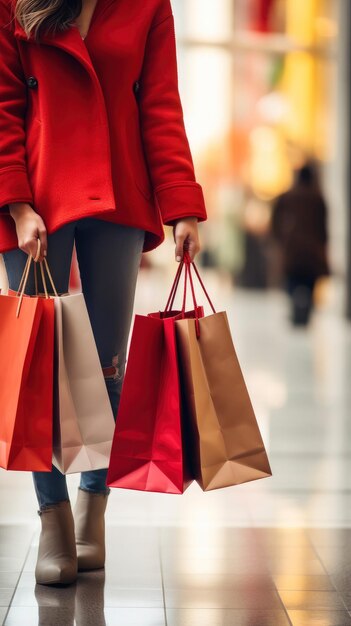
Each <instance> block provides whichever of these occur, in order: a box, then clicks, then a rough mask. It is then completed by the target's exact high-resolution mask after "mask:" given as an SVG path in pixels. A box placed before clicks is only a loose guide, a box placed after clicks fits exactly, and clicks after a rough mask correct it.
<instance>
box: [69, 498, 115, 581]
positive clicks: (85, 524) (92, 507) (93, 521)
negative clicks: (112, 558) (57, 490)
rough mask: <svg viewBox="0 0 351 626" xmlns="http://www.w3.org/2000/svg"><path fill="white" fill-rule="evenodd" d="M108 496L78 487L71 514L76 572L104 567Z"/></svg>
mask: <svg viewBox="0 0 351 626" xmlns="http://www.w3.org/2000/svg"><path fill="white" fill-rule="evenodd" d="M108 496H109V494H104V493H95V492H91V491H86V490H84V489H81V488H80V487H78V496H77V501H76V504H75V507H74V512H73V515H74V526H75V535H76V548H77V558H78V571H84V570H91V569H100V568H102V567H104V566H105V510H106V505H107V498H108Z"/></svg>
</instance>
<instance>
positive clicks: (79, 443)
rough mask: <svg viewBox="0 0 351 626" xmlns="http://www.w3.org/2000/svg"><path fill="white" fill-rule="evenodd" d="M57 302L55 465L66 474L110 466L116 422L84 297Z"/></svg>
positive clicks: (72, 296) (67, 296)
mask: <svg viewBox="0 0 351 626" xmlns="http://www.w3.org/2000/svg"><path fill="white" fill-rule="evenodd" d="M54 302H55V362H54V363H55V378H54V380H55V386H54V433H53V437H54V440H53V464H54V465H55V467H57V469H59V470H60V471H61V472H62V473H63V474H69V473H75V472H84V471H88V470H96V469H103V468H107V467H108V464H109V458H110V452H111V445H112V438H113V432H114V427H115V421H114V416H113V411H112V406H111V403H110V399H109V396H108V392H107V387H106V383H105V379H104V375H103V372H102V368H101V363H100V359H99V355H98V351H97V347H96V343H95V338H94V335H93V331H92V328H91V324H90V319H89V315H88V311H87V308H86V304H85V299H84V295H83V294H82V293H76V294H63V295H60V296H57V297H55V298H54Z"/></svg>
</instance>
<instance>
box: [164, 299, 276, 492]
mask: <svg viewBox="0 0 351 626" xmlns="http://www.w3.org/2000/svg"><path fill="white" fill-rule="evenodd" d="M196 322H198V325H199V326H198V328H199V336H197V333H196V326H195V324H196ZM175 326H176V333H177V349H178V354H179V365H180V372H181V382H182V388H183V397H184V422H185V427H186V425H187V422H188V426H189V422H190V427H191V428H190V429H189V433H188V437H189V438H190V440H191V442H192V444H191V446H190V449H191V450H192V454H191V456H192V461H193V472H194V476H195V479H196V480H197V482H198V483H199V485H200V486H201V488H202V489H203V490H204V491H209V490H211V489H218V488H220V487H228V486H230V485H238V484H240V483H245V482H248V481H251V480H257V479H259V478H265V477H267V476H271V475H272V472H271V468H270V465H269V461H268V458H267V454H266V450H265V447H264V443H263V440H262V437H261V434H260V430H259V427H258V423H257V420H256V417H255V414H254V410H253V407H252V404H251V400H250V398H249V394H248V390H247V387H246V384H245V381H244V378H243V374H242V371H241V368H240V365H239V361H238V358H237V355H236V352H235V348H234V345H233V341H232V337H231V333H230V328H229V324H228V319H227V314H226V312H225V311H221V312H218V313H214V314H212V315H208V316H205V317H201V318H198V320H194V319H181V320H176V321H175Z"/></svg>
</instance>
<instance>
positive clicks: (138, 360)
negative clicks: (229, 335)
mask: <svg viewBox="0 0 351 626" xmlns="http://www.w3.org/2000/svg"><path fill="white" fill-rule="evenodd" d="M182 267H183V262H181V263H180V264H179V267H178V270H177V274H176V277H175V280H174V283H173V286H172V289H171V293H170V296H169V298H168V302H167V305H166V308H165V310H164V311H157V312H154V313H149V314H148V315H135V319H134V325H133V331H132V336H131V342H130V349H129V355H128V363H127V366H126V371H125V376H124V381H123V386H122V392H121V397H120V402H119V408H118V412H117V416H116V426H115V432H114V439H113V444H112V450H111V456H110V464H109V468H108V474H107V485H109V486H110V487H122V488H124V489H137V490H141V491H155V492H163V493H178V494H180V493H183V492H184V490H185V489H186V488H187V487H188V486H189V485H190V483H191V482H192V480H193V477H192V473H191V471H190V469H189V467H188V463H187V459H188V455H187V454H186V452H185V450H186V441H185V439H186V437H185V433H184V429H183V424H182V407H181V403H182V399H181V393H180V385H179V373H178V362H177V349H176V336H175V326H174V324H175V320H176V319H182V318H192V317H194V316H195V311H187V312H186V311H185V299H186V283H184V287H185V288H184V298H183V306H182V309H181V310H172V308H171V307H172V306H173V301H174V297H175V293H176V290H177V287H178V283H179V278H180V274H181V271H182ZM201 315H203V308H202V307H198V309H197V316H201Z"/></svg>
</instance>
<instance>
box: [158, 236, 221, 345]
mask: <svg viewBox="0 0 351 626" xmlns="http://www.w3.org/2000/svg"><path fill="white" fill-rule="evenodd" d="M183 266H185V275H184V292H183V302H182V309H181V315H182V318H185V305H186V293H187V284H188V281H189V282H190V288H191V294H192V299H193V304H194V311H195V329H196V336H197V338H199V336H200V324H199V315H198V310H197V309H198V305H197V302H196V296H195V289H194V283H193V277H192V274H191V266H193V268H194V270H195V273H196V275H197V277H198V279H199V282H200V285H201V287H202V289H203V291H204V293H205V295H206V298H207V300H208V302H209V304H210V306H211V309H212V311H213V312H214V313H216V310H215V308H214V306H213V304H212V301H211V299H210V297H209V295H208V293H207V290H206V288H205V285H204V284H203V281H202V279H201V277H200V274H199V272H198V269H197V267H196V265H195V263H194V261H192V260H191V258H190V255H189V252H188V250H187V249H186V248H184V250H183V258H182V260H181V261H180V262H179V266H178V268H177V272H176V275H175V278H174V281H173V285H172V287H171V291H170V294H169V296H168V300H167V304H166V307H165V309H164V311H163V314H164V315H165V314H166V312H167V311H169V310H171V308H172V306H173V303H174V299H175V295H176V292H177V289H178V285H179V280H180V276H181V273H182V270H183Z"/></svg>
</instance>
